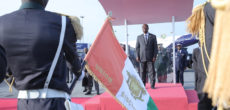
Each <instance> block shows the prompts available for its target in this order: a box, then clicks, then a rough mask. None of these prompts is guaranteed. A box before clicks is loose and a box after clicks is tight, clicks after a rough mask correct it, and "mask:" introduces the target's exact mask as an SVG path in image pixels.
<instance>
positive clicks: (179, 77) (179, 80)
mask: <svg viewBox="0 0 230 110" xmlns="http://www.w3.org/2000/svg"><path fill="white" fill-rule="evenodd" d="M176 83H181V84H182V85H184V71H182V70H177V71H176Z"/></svg>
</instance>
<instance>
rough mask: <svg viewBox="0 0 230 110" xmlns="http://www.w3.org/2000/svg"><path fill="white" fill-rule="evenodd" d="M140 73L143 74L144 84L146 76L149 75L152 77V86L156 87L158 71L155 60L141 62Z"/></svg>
mask: <svg viewBox="0 0 230 110" xmlns="http://www.w3.org/2000/svg"><path fill="white" fill-rule="evenodd" d="M140 75H141V79H142V81H143V83H144V85H145V83H146V76H147V75H148V77H149V79H150V84H151V88H154V87H155V76H156V72H155V69H154V62H152V61H146V62H141V63H140Z"/></svg>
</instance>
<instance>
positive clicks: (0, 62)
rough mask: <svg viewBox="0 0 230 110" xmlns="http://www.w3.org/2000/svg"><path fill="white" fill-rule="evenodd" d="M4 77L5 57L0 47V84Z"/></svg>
mask: <svg viewBox="0 0 230 110" xmlns="http://www.w3.org/2000/svg"><path fill="white" fill-rule="evenodd" d="M5 76H6V56H5V51H4V49H3V48H2V46H1V45H0V83H1V82H2V81H3V79H4V78H5Z"/></svg>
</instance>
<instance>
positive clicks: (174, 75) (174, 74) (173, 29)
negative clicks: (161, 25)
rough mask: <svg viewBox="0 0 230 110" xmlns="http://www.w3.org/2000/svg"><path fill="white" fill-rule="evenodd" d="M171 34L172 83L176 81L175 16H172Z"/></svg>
mask: <svg viewBox="0 0 230 110" xmlns="http://www.w3.org/2000/svg"><path fill="white" fill-rule="evenodd" d="M172 34H173V46H172V48H173V83H174V84H175V83H176V59H175V58H176V55H175V16H172Z"/></svg>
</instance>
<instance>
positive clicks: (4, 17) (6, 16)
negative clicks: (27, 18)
mask: <svg viewBox="0 0 230 110" xmlns="http://www.w3.org/2000/svg"><path fill="white" fill-rule="evenodd" d="M19 11H20V10H17V11H14V12H11V13H7V14H5V15H2V16H0V20H4V19H7V18H9V17H13V16H15V15H17V13H19Z"/></svg>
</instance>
